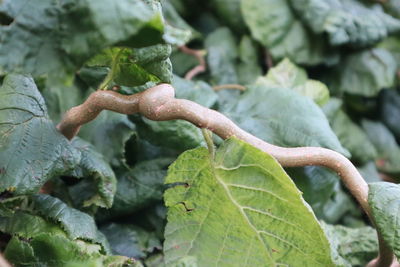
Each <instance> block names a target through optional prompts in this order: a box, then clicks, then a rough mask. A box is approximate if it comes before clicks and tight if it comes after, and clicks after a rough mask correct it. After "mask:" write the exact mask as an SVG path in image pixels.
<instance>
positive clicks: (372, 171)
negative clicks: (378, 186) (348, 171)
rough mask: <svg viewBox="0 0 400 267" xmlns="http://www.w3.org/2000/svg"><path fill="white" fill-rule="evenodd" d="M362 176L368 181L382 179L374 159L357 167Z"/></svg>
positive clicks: (372, 181)
mask: <svg viewBox="0 0 400 267" xmlns="http://www.w3.org/2000/svg"><path fill="white" fill-rule="evenodd" d="M357 169H358V171H359V172H360V174H361V175H362V177H363V178H364V179H365V181H366V182H367V183H374V182H380V181H381V180H382V179H381V178H380V176H379V173H378V169H377V168H376V165H375V163H374V162H373V161H371V162H368V163H367V164H365V165H363V166H360V167H358V168H357Z"/></svg>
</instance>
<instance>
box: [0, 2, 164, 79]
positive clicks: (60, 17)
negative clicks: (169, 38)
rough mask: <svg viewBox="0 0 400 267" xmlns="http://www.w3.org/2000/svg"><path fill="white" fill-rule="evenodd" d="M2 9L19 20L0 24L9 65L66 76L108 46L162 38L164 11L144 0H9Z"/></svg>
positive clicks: (2, 56) (2, 53)
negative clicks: (37, 0) (37, 1)
mask: <svg viewBox="0 0 400 267" xmlns="http://www.w3.org/2000/svg"><path fill="white" fill-rule="evenodd" d="M0 12H1V13H4V14H6V15H7V16H9V17H10V18H11V19H12V20H13V21H14V22H15V23H12V24H10V25H5V26H0V36H1V38H0V43H1V45H0V65H1V66H2V67H3V68H4V69H5V70H6V71H23V72H30V73H32V74H34V75H40V74H44V73H47V72H49V75H53V76H56V77H63V75H64V74H66V73H72V72H73V71H75V70H77V69H78V68H79V67H80V66H82V64H83V63H84V62H85V61H86V60H87V59H89V58H90V57H92V56H94V55H95V54H97V53H98V52H100V51H101V50H103V49H104V48H106V47H110V46H114V45H117V44H122V45H124V46H128V47H143V46H148V45H154V44H157V43H160V42H162V34H163V22H162V17H161V14H160V12H158V11H157V9H154V8H152V7H150V6H149V5H147V4H146V3H145V1H142V0H135V1H131V0H122V1H112V2H110V1H107V0H99V1H95V2H93V1H72V0H68V1H64V2H63V3H59V2H57V1H54V0H43V1H40V3H36V2H31V1H29V2H25V1H4V2H3V3H2V4H1V5H0ZM78 18H79V19H78ZM81 18H84V20H82V19H81Z"/></svg>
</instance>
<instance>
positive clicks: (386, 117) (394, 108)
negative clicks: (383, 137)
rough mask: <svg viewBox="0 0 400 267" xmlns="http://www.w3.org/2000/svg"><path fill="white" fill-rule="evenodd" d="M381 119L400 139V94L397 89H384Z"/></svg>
mask: <svg viewBox="0 0 400 267" xmlns="http://www.w3.org/2000/svg"><path fill="white" fill-rule="evenodd" d="M380 104H381V105H380V108H381V119H382V121H383V123H385V125H386V126H387V127H388V128H389V129H390V131H391V132H392V133H393V134H394V135H395V136H396V138H397V139H398V140H400V124H399V121H400V94H399V92H398V91H395V90H384V91H383V92H382V95H381V101H380Z"/></svg>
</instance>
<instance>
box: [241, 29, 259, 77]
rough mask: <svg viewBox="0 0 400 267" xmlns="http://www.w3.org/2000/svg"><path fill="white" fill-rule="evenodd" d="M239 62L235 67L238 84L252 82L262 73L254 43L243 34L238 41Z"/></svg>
mask: <svg viewBox="0 0 400 267" xmlns="http://www.w3.org/2000/svg"><path fill="white" fill-rule="evenodd" d="M238 53H239V60H240V62H239V64H238V65H237V67H236V72H237V75H238V82H239V84H252V83H254V81H255V80H256V79H257V78H258V77H259V76H260V75H261V74H262V69H261V66H260V64H259V58H260V55H259V53H258V47H257V46H256V43H255V42H254V41H253V40H251V38H250V37H249V36H247V35H244V36H243V37H242V39H241V40H240V43H239V48H238Z"/></svg>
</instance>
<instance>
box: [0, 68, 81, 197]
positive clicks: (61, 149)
mask: <svg viewBox="0 0 400 267" xmlns="http://www.w3.org/2000/svg"><path fill="white" fill-rule="evenodd" d="M0 136H1V138H0V162H1V165H0V169H1V170H2V171H1V172H0V192H3V191H5V190H9V191H14V193H15V194H29V193H35V192H37V191H38V190H39V189H40V187H41V186H42V185H43V184H44V183H45V182H46V181H48V180H49V179H51V178H53V177H55V176H57V175H62V174H65V173H67V172H68V171H70V170H72V169H73V168H74V167H75V166H76V164H77V163H78V162H79V159H80V153H79V152H78V151H77V150H76V149H74V148H73V147H72V146H71V145H70V144H69V142H68V140H67V139H66V138H65V137H64V136H62V135H61V134H60V133H59V132H58V131H57V130H56V128H55V127H54V125H53V122H52V121H51V120H50V119H49V117H48V115H47V109H46V106H45V103H44V100H43V98H42V96H41V95H40V93H39V91H38V90H37V88H36V85H35V83H34V81H33V79H32V78H30V77H29V76H24V75H15V74H10V75H8V76H7V77H5V79H4V81H3V85H2V87H1V88H0Z"/></svg>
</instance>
